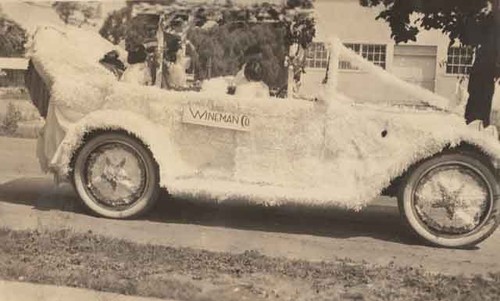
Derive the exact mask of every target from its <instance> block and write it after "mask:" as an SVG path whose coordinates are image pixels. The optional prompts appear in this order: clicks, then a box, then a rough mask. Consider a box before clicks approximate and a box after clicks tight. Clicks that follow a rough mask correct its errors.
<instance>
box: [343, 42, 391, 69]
mask: <svg viewBox="0 0 500 301" xmlns="http://www.w3.org/2000/svg"><path fill="white" fill-rule="evenodd" d="M344 45H345V46H346V47H347V48H350V49H352V50H353V51H354V52H356V53H357V54H360V55H361V56H363V57H364V58H365V59H366V60H368V61H370V62H372V63H373V64H375V65H377V66H379V67H382V68H384V69H385V65H386V57H387V46H386V45H383V44H352V43H348V44H344ZM339 69H340V70H358V68H357V67H355V66H353V65H352V64H351V63H350V62H348V61H342V60H340V62H339Z"/></svg>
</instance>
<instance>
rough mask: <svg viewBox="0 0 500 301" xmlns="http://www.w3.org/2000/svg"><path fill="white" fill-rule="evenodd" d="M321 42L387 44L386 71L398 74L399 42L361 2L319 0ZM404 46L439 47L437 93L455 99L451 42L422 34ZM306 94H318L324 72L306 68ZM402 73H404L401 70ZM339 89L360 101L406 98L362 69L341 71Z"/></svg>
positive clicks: (374, 11) (375, 12)
mask: <svg viewBox="0 0 500 301" xmlns="http://www.w3.org/2000/svg"><path fill="white" fill-rule="evenodd" d="M316 10H317V16H316V19H317V27H318V32H317V39H316V41H322V40H323V39H324V38H325V37H326V36H328V35H332V34H333V35H335V36H337V37H339V38H340V39H341V41H342V42H343V43H361V44H384V45H386V46H387V50H386V51H387V58H386V70H387V71H389V72H391V73H394V74H396V75H398V70H395V68H394V49H395V46H396V45H395V43H394V40H393V39H392V38H391V31H390V28H389V26H388V24H387V23H386V22H385V21H384V20H375V18H376V16H377V15H378V9H377V8H365V7H362V6H361V5H360V4H359V0H317V1H316ZM403 45H420V46H435V47H436V49H437V51H436V52H437V53H436V59H435V64H436V68H435V87H434V92H436V93H438V94H440V95H442V96H445V97H447V98H454V97H455V90H456V83H457V78H458V76H457V75H449V74H446V64H445V62H446V58H447V50H448V45H449V39H448V38H447V37H446V36H445V35H443V34H442V33H440V32H439V31H422V32H421V33H420V34H419V35H418V37H417V41H416V42H410V43H407V44H403ZM306 72H307V73H306V74H305V75H304V85H303V90H302V91H303V92H304V93H311V92H313V91H314V89H315V88H314V83H317V82H318V81H320V80H321V79H323V77H324V70H321V69H311V68H308V69H306ZM399 72H401V70H399ZM338 80H339V89H340V90H341V91H342V92H343V93H345V94H347V95H348V96H350V97H353V98H355V99H357V100H359V101H369V102H383V101H400V100H402V99H401V98H404V96H402V95H401V94H400V93H399V92H398V91H396V90H394V89H391V88H389V87H387V86H383V85H380V84H379V83H378V82H377V80H376V78H375V77H373V76H372V75H370V74H368V73H366V72H363V71H360V70H340V72H339V79H338Z"/></svg>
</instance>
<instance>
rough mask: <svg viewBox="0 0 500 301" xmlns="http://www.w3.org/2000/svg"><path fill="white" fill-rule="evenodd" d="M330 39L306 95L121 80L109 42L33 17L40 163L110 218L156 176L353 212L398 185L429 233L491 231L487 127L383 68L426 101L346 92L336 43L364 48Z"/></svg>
mask: <svg viewBox="0 0 500 301" xmlns="http://www.w3.org/2000/svg"><path fill="white" fill-rule="evenodd" d="M54 45H57V47H54ZM331 45H332V48H331V51H332V59H331V60H330V64H331V65H330V68H329V69H328V70H327V72H329V73H328V77H327V78H328V79H329V80H324V81H323V82H322V83H318V89H317V93H316V94H315V95H312V96H311V97H309V98H308V99H307V100H306V99H302V98H292V97H291V98H289V99H277V98H272V97H269V98H267V97H266V98H262V99H253V98H251V97H248V98H242V97H238V98H237V97H235V96H232V95H227V94H226V91H210V90H209V91H202V92H192V91H185V92H178V91H167V90H164V89H160V88H159V87H155V86H140V85H134V84H126V83H122V82H119V81H118V80H117V79H116V77H115V76H114V75H113V74H112V73H111V72H110V71H109V70H107V69H106V68H104V67H103V66H102V65H100V64H99V59H100V58H101V57H102V56H103V55H104V54H105V53H107V52H108V51H110V50H112V49H116V46H114V45H112V44H110V43H108V42H107V41H106V40H104V39H102V38H100V37H99V36H98V35H97V34H94V33H90V32H85V31H82V30H78V29H65V30H61V29H56V28H51V27H46V28H40V29H39V30H38V31H37V33H36V35H35V36H34V38H33V41H32V45H31V48H30V53H29V56H30V64H29V70H28V73H27V76H26V83H27V87H28V89H29V91H30V94H31V98H32V101H33V103H34V104H35V105H36V106H37V108H38V109H39V111H40V113H41V115H42V116H43V117H44V118H45V120H46V124H45V127H44V128H43V130H42V131H41V134H40V138H39V141H38V157H39V160H40V163H41V166H42V168H43V170H45V171H46V172H51V173H53V174H54V175H55V178H56V179H57V181H69V182H71V183H72V184H73V185H74V188H75V190H76V192H77V193H78V195H79V196H80V198H81V200H82V201H83V203H84V204H85V205H86V206H87V207H88V208H89V209H90V210H91V211H93V212H94V213H95V214H97V215H100V216H103V217H108V218H133V217H137V216H139V215H140V214H143V213H145V212H147V211H148V210H149V209H151V207H152V206H153V205H154V203H155V202H156V201H157V199H158V198H159V192H160V189H166V190H167V191H168V192H169V193H170V194H171V195H173V196H184V197H186V196H187V197H193V198H198V197H204V198H211V199H215V200H217V201H231V200H241V199H243V200H246V201H249V202H255V203H261V204H266V205H270V206H274V205H281V204H285V203H294V204H300V205H308V206H338V207H343V208H348V209H352V210H356V211H357V210H361V209H362V208H363V207H365V206H366V205H368V204H369V203H370V202H371V201H372V200H374V199H375V198H377V197H378V196H379V195H381V194H383V193H384V194H388V195H392V196H397V198H398V202H399V209H400V211H401V215H402V216H403V218H404V223H405V224H407V225H409V226H410V229H412V230H413V231H414V232H415V233H416V234H417V235H418V236H420V237H421V238H422V239H423V240H425V241H427V242H429V243H431V244H434V245H438V246H444V247H464V246H471V245H475V244H477V243H479V242H481V241H483V240H484V239H486V238H487V237H488V236H490V235H491V234H492V233H493V232H494V230H495V229H496V227H497V226H498V222H499V217H498V200H497V198H498V195H499V194H500V187H499V184H498V178H497V167H498V164H497V162H498V160H499V159H500V143H499V141H498V138H497V137H496V136H495V135H492V133H494V131H490V130H484V129H482V128H481V126H470V125H469V126H468V125H466V124H465V121H464V119H463V118H462V117H461V116H459V115H457V114H453V113H452V112H450V111H448V110H447V109H446V108H444V106H441V107H440V105H439V103H440V101H441V100H442V99H440V98H439V97H437V96H434V95H433V94H432V93H431V92H429V91H424V90H423V89H419V88H411V87H410V84H405V83H403V82H402V81H401V82H398V80H397V79H396V78H393V77H391V76H390V75H387V74H382V75H381V76H382V78H385V79H384V80H385V81H386V82H397V83H398V84H399V85H402V86H403V87H406V86H405V85H408V86H407V88H408V89H409V90H410V91H411V90H412V89H414V92H415V93H416V94H419V93H420V95H421V96H422V95H423V96H422V97H423V98H425V97H429V99H434V100H436V101H435V106H430V105H429V106H425V107H417V106H413V107H412V106H389V105H374V104H371V105H369V104H357V103H354V102H353V101H352V100H351V99H349V98H348V97H346V96H345V95H342V94H341V93H340V92H338V91H337V89H336V86H335V85H336V80H335V70H336V68H335V67H336V65H337V64H338V55H336V52H342V53H344V54H346V55H351V56H352V57H353V59H354V60H358V61H359V63H360V64H363V62H362V61H363V59H362V58H361V57H357V56H356V55H355V54H353V53H349V50H347V49H346V48H343V46H341V44H340V43H339V42H338V41H337V40H335V39H332V43H331ZM118 51H121V50H118ZM367 68H370V67H369V66H367ZM373 68H376V67H374V66H373ZM375 71H376V72H382V71H381V70H375ZM361 88H362V87H361ZM431 94H432V95H431ZM311 100H313V101H311ZM441 104H442V103H441ZM402 225H403V224H402Z"/></svg>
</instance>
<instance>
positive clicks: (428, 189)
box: [399, 153, 499, 247]
mask: <svg viewBox="0 0 500 301" xmlns="http://www.w3.org/2000/svg"><path fill="white" fill-rule="evenodd" d="M498 195H499V187H498V183H497V181H496V178H495V176H494V174H493V172H492V171H491V169H490V168H489V167H488V166H487V165H486V164H485V163H483V162H482V161H481V160H479V159H478V158H475V157H474V154H472V153H451V154H442V155H439V156H436V157H433V158H431V159H428V160H426V161H424V162H423V163H421V164H420V165H419V166H417V167H416V168H415V169H414V170H413V171H412V172H411V173H410V174H409V175H408V177H407V178H406V181H405V183H404V184H403V186H402V189H401V191H400V195H399V208H400V212H401V214H402V216H403V217H404V219H405V220H406V221H407V223H408V224H409V225H410V227H411V228H412V229H413V230H414V232H415V233H416V234H417V235H418V236H420V237H421V238H423V239H424V240H426V241H428V242H430V243H432V244H434V245H438V246H443V247H467V246H472V245H476V244H477V243H479V242H481V241H483V240H484V239H486V238H487V237H488V236H490V235H491V234H492V233H493V232H494V231H495V229H496V227H497V226H498V218H497V200H496V197H497V196H498Z"/></svg>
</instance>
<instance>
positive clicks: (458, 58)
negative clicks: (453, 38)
mask: <svg viewBox="0 0 500 301" xmlns="http://www.w3.org/2000/svg"><path fill="white" fill-rule="evenodd" d="M473 60H474V49H473V48H472V47H463V46H452V47H450V48H448V59H447V61H446V73H448V74H469V72H470V69H471V67H472V62H473Z"/></svg>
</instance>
